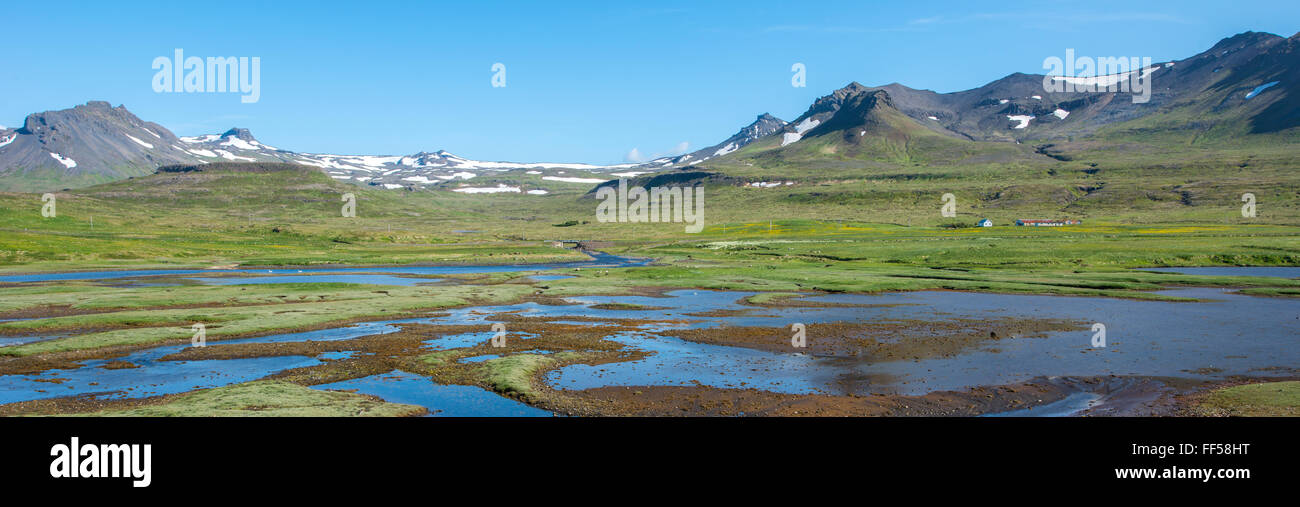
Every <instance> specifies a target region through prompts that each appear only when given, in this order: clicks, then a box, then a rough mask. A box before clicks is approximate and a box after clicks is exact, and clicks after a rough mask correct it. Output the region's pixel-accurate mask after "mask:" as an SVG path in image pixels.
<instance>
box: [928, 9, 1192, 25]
mask: <svg viewBox="0 0 1300 507" xmlns="http://www.w3.org/2000/svg"><path fill="white" fill-rule="evenodd" d="M986 21H1032V22H1042V23H1051V24H1052V25H1053V26H1054V27H1056V28H1064V27H1068V26H1069V25H1075V24H1078V23H1107V22H1109V23H1115V22H1126V21H1127V22H1153V23H1176V24H1191V23H1192V21H1191V20H1188V19H1186V18H1183V17H1181V16H1176V15H1173V14H1169V13H1164V12H1068V13H1066V12H977V13H972V14H963V15H959V16H947V15H938V16H931V17H925V18H917V19H913V20H911V21H908V22H907V26H911V27H923V26H933V25H941V24H958V23H979V22H986ZM1063 23H1064V26H1063V25H1062V24H1063Z"/></svg>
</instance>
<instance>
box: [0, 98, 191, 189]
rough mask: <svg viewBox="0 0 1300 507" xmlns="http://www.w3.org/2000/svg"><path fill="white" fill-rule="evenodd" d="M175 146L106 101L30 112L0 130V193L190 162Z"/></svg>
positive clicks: (160, 131)
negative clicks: (19, 124)
mask: <svg viewBox="0 0 1300 507" xmlns="http://www.w3.org/2000/svg"><path fill="white" fill-rule="evenodd" d="M179 144H180V141H179V139H178V138H177V137H176V136H175V135H174V134H172V133H171V131H169V130H167V129H166V128H164V127H163V126H161V125H158V124H156V123H152V122H146V121H143V120H141V119H139V118H137V117H136V116H135V115H134V114H131V112H130V111H127V110H126V108H124V107H121V106H118V107H111V106H110V105H109V104H108V103H107V102H98V101H96V102H87V103H86V104H84V105H80V106H76V107H74V108H72V109H65V110H61V111H46V112H43V113H35V114H31V115H28V116H27V119H26V120H25V121H24V122H23V126H22V127H20V128H17V129H11V130H7V131H0V188H6V189H10V190H56V189H59V188H65V187H80V186H86V185H90V184H95V183H101V182H105V181H113V180H118V179H123V178H126V177H130V176H140V175H144V174H149V173H152V172H153V170H154V169H156V168H157V167H158V166H161V165H166V164H175V163H182V162H190V161H193V160H194V157H192V156H190V155H189V154H187V153H186V152H185V151H184V150H183V149H181V148H180V147H179V146H178V145H179Z"/></svg>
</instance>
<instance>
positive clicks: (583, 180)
mask: <svg viewBox="0 0 1300 507" xmlns="http://www.w3.org/2000/svg"><path fill="white" fill-rule="evenodd" d="M542 179H544V180H546V181H562V182H564V183H604V182H606V181H609V180H607V179H601V178H573V177H561V176H542Z"/></svg>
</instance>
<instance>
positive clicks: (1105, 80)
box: [1052, 67, 1160, 87]
mask: <svg viewBox="0 0 1300 507" xmlns="http://www.w3.org/2000/svg"><path fill="white" fill-rule="evenodd" d="M1159 68H1160V67H1147V68H1144V69H1138V70H1133V71H1129V72H1121V73H1119V74H1106V75H1104V76H1086V77H1078V76H1052V80H1053V81H1064V82H1066V83H1069V84H1072V85H1083V86H1095V87H1110V86H1111V85H1118V84H1119V83H1121V82H1123V81H1128V80H1129V79H1131V78H1133V77H1134V75H1137V76H1138V79H1145V78H1146V77H1147V76H1149V75H1151V73H1152V72H1155V71H1156V70H1158V69H1159ZM1139 72H1141V74H1138V73H1139Z"/></svg>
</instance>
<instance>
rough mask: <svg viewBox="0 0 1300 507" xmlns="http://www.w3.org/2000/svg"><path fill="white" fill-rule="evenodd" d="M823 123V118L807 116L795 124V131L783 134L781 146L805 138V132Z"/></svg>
mask: <svg viewBox="0 0 1300 507" xmlns="http://www.w3.org/2000/svg"><path fill="white" fill-rule="evenodd" d="M821 123H822V122H821V120H814V119H812V118H805V119H804V120H803V121H801V122H799V124H798V125H795V126H794V132H786V133H784V134H781V146H785V145H787V144H791V143H797V142H799V140H800V139H803V133H804V132H807V131H809V130H812V129H813V128H816V127H817V126H818V125H821Z"/></svg>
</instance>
